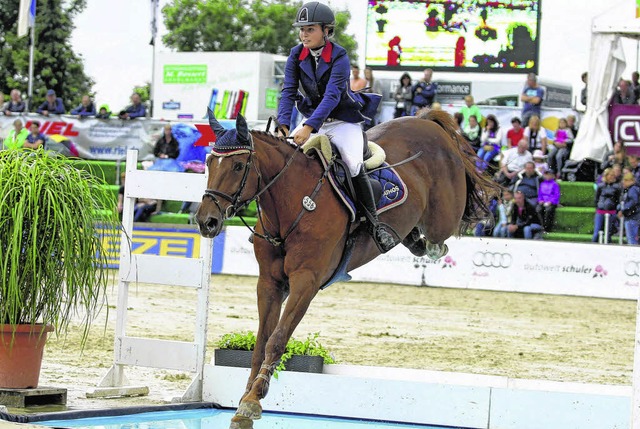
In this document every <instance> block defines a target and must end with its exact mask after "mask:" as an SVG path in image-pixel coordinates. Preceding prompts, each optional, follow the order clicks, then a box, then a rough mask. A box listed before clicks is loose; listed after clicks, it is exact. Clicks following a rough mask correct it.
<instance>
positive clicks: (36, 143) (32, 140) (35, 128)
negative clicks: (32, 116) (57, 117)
mask: <svg viewBox="0 0 640 429" xmlns="http://www.w3.org/2000/svg"><path fill="white" fill-rule="evenodd" d="M29 130H30V131H31V132H30V133H29V135H28V136H27V140H26V141H25V142H24V147H28V148H30V149H38V148H39V147H40V146H42V145H44V142H45V140H46V137H45V136H44V134H42V133H41V132H40V122H38V121H31V126H30V127H29Z"/></svg>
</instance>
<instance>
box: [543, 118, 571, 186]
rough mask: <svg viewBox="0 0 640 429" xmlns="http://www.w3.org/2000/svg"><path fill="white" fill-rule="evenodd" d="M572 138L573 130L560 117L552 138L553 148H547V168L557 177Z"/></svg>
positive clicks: (560, 174)
mask: <svg viewBox="0 0 640 429" xmlns="http://www.w3.org/2000/svg"><path fill="white" fill-rule="evenodd" d="M573 138H574V136H573V132H572V131H571V129H570V128H569V126H568V124H567V120H566V119H564V118H560V120H559V121H558V129H557V130H556V135H555V138H554V139H553V149H550V150H549V168H551V169H552V170H554V171H556V172H557V173H556V174H557V178H558V179H559V178H560V177H562V169H563V168H564V163H565V162H566V161H567V159H569V154H570V153H571V146H573Z"/></svg>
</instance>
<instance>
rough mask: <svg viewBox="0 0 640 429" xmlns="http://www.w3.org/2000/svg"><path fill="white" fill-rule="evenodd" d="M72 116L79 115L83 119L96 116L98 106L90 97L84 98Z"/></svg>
mask: <svg viewBox="0 0 640 429" xmlns="http://www.w3.org/2000/svg"><path fill="white" fill-rule="evenodd" d="M71 114H72V115H78V116H80V117H82V118H84V117H87V116H95V115H96V106H95V105H94V104H93V101H91V98H90V97H89V96H88V95H83V96H82V102H81V103H80V105H79V106H78V107H76V108H75V109H73V110H72V111H71Z"/></svg>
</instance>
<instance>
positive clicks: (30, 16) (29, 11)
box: [18, 0, 36, 37]
mask: <svg viewBox="0 0 640 429" xmlns="http://www.w3.org/2000/svg"><path fill="white" fill-rule="evenodd" d="M35 21H36V0H20V11H19V13H18V37H24V36H26V35H27V33H28V32H29V28H30V27H33V25H34V24H35Z"/></svg>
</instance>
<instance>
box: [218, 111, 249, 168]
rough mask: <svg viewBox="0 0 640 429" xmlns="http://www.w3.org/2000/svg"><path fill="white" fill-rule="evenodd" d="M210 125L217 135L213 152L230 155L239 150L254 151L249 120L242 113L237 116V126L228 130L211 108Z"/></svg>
mask: <svg viewBox="0 0 640 429" xmlns="http://www.w3.org/2000/svg"><path fill="white" fill-rule="evenodd" d="M207 113H208V116H209V125H210V126H211V129H212V130H213V133H214V134H215V135H216V141H215V143H214V145H213V147H212V148H211V153H213V154H215V155H218V156H229V155H231V154H235V153H239V152H251V151H253V140H252V139H251V133H250V132H249V129H248V128H247V121H246V120H245V119H244V117H243V116H242V115H238V117H237V118H236V128H235V129H231V130H226V129H224V128H223V127H222V125H220V123H219V122H218V121H217V120H216V118H215V116H214V115H213V112H212V111H211V109H208V112H207Z"/></svg>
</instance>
